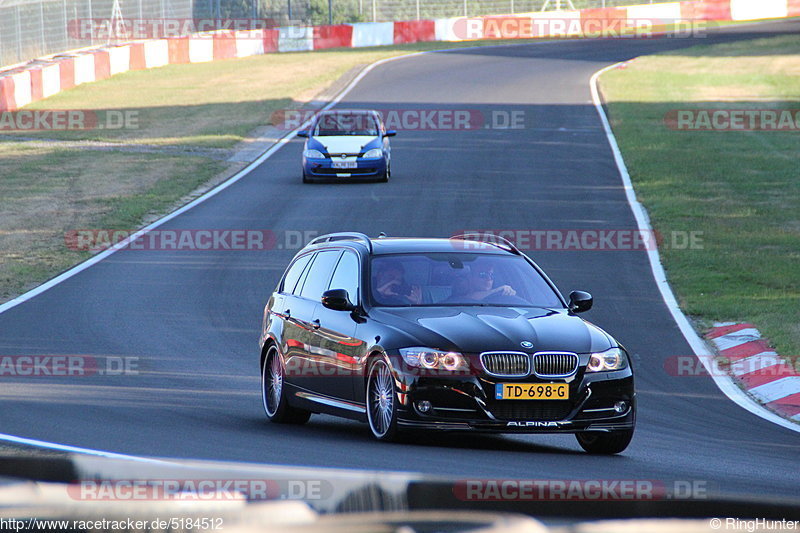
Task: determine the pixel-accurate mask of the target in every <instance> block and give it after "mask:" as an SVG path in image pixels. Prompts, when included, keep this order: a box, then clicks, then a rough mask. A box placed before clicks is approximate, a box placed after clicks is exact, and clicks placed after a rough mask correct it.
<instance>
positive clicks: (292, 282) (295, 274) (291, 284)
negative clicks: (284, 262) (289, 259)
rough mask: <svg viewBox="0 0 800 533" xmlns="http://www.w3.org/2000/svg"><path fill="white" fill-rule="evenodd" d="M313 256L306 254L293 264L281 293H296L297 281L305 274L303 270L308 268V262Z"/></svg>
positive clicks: (287, 273) (285, 278)
mask: <svg viewBox="0 0 800 533" xmlns="http://www.w3.org/2000/svg"><path fill="white" fill-rule="evenodd" d="M312 255H313V254H306V255H304V256H303V257H301V258H299V259H298V260H297V261H295V262H294V263H292V266H290V267H289V270H288V271H286V275H285V276H284V277H283V284H282V285H281V290H280V292H283V293H285V294H291V293H292V291H294V288H295V286H296V285H297V280H299V279H300V276H301V275H302V274H303V270H304V269H305V268H306V265H308V261H309V259H311V256H312Z"/></svg>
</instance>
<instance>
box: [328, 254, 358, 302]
mask: <svg viewBox="0 0 800 533" xmlns="http://www.w3.org/2000/svg"><path fill="white" fill-rule="evenodd" d="M359 277H360V270H359V268H358V256H357V255H356V254H354V253H352V252H345V253H343V254H342V258H341V259H339V264H338V265H336V270H334V272H333V277H332V278H331V284H330V286H329V287H328V288H329V289H345V290H346V291H347V294H348V295H349V296H350V302H351V303H356V302H358V285H359V283H358V280H359Z"/></svg>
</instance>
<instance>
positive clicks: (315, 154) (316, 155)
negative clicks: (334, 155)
mask: <svg viewBox="0 0 800 533" xmlns="http://www.w3.org/2000/svg"><path fill="white" fill-rule="evenodd" d="M303 156H304V157H306V158H308V159H325V156H324V155H322V152H320V151H319V150H314V149H311V150H306V151H305V152H303Z"/></svg>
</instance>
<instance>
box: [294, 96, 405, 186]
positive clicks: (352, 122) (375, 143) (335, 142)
mask: <svg viewBox="0 0 800 533" xmlns="http://www.w3.org/2000/svg"><path fill="white" fill-rule="evenodd" d="M396 134H397V132H395V131H393V130H388V131H387V130H386V126H385V125H384V123H383V119H382V118H381V115H380V114H379V113H378V112H377V111H372V110H360V109H330V110H327V111H323V112H321V113H319V114H318V115H317V116H316V117H315V118H314V120H313V122H312V123H311V125H310V127H309V128H308V129H307V130H305V131H301V132H299V133H298V134H297V136H298V137H303V138H305V139H306V142H305V146H304V148H303V183H309V182H311V181H315V180H316V179H344V180H349V179H353V178H356V179H358V178H367V179H373V180H378V181H388V180H389V176H391V173H392V150H391V147H390V145H389V137H393V136H394V135H396Z"/></svg>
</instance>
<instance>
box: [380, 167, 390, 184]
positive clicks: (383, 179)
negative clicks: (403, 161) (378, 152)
mask: <svg viewBox="0 0 800 533" xmlns="http://www.w3.org/2000/svg"><path fill="white" fill-rule="evenodd" d="M391 177H392V164H391V163H386V171H385V172H384V173H383V175H382V176H381V179H380V180H379V181H381V182H382V183H386V182H387V181H389V178H391Z"/></svg>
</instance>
